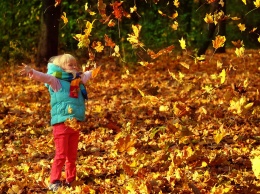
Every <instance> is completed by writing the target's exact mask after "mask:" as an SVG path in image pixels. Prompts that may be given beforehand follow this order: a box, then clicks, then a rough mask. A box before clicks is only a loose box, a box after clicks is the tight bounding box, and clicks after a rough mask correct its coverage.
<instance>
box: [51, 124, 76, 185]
mask: <svg viewBox="0 0 260 194" xmlns="http://www.w3.org/2000/svg"><path fill="white" fill-rule="evenodd" d="M53 135H54V143H55V147H56V148H55V149H56V151H55V157H54V161H53V164H52V168H51V178H50V182H51V183H54V182H55V181H56V180H60V177H61V171H62V168H63V166H64V164H65V173H66V182H67V183H71V182H72V181H74V180H75V179H76V160H77V151H78V141H79V131H75V130H73V129H72V128H70V127H67V126H65V124H64V123H60V124H56V125H54V126H53Z"/></svg>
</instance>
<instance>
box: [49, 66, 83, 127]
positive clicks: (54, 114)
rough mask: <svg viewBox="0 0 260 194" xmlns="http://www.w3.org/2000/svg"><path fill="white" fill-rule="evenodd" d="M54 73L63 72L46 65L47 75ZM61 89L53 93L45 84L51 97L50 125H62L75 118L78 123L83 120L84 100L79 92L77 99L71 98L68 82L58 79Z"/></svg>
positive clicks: (55, 67)
mask: <svg viewBox="0 0 260 194" xmlns="http://www.w3.org/2000/svg"><path fill="white" fill-rule="evenodd" d="M54 71H63V69H61V68H60V67H59V66H56V65H54V64H48V72H47V74H52V73H53V72H54ZM59 81H60V83H61V88H60V90H59V91H57V92H54V91H53V90H52V88H51V87H50V86H49V85H48V84H46V86H47V88H48V90H49V93H50V96H51V125H54V124H57V123H63V122H65V121H66V120H67V119H71V118H76V119H77V120H78V121H84V120H85V109H86V108H85V99H84V97H83V95H82V93H81V92H80V91H79V94H78V98H71V97H70V96H69V92H70V82H68V81H64V80H61V79H59Z"/></svg>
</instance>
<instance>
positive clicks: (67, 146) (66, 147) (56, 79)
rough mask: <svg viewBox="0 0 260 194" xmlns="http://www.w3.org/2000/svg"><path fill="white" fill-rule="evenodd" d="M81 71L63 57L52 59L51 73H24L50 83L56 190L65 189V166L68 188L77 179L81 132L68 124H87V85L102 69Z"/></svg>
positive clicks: (67, 56)
mask: <svg viewBox="0 0 260 194" xmlns="http://www.w3.org/2000/svg"><path fill="white" fill-rule="evenodd" d="M78 70H79V69H78V66H77V61H76V59H75V58H74V57H73V56H72V55H70V54H63V55H58V56H55V57H52V58H51V59H50V60H49V63H48V72H47V74H45V73H42V72H39V71H36V70H34V69H32V68H31V67H30V66H28V65H26V64H23V68H22V70H21V71H20V73H21V74H22V75H25V74H27V75H29V77H30V78H32V79H34V80H37V81H40V82H43V83H46V86H47V88H48V90H49V93H50V96H51V102H50V103H51V125H52V126H53V135H54V143H55V148H56V151H55V157H54V161H53V164H52V168H51V175H50V185H49V189H50V190H52V191H57V190H58V188H59V187H61V186H62V184H61V181H60V177H61V171H62V168H63V166H64V164H65V172H66V185H68V186H70V184H71V183H72V182H73V181H74V180H75V178H76V164H75V163H76V159H77V149H78V140H79V130H78V129H77V127H73V126H71V125H68V124H67V123H71V122H70V121H73V120H74V121H75V122H76V123H79V122H80V121H84V119H85V100H86V99H87V91H86V89H85V87H84V85H83V84H85V83H86V81H87V80H89V79H90V78H91V77H95V75H96V74H97V72H98V70H99V68H97V69H95V70H93V71H86V72H84V73H80V72H79V71H78ZM75 122H74V124H75ZM74 126H77V125H74Z"/></svg>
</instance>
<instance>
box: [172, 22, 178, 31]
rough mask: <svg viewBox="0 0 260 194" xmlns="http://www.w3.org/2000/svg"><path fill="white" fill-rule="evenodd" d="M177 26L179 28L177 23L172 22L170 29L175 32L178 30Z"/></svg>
mask: <svg viewBox="0 0 260 194" xmlns="http://www.w3.org/2000/svg"><path fill="white" fill-rule="evenodd" d="M178 26H179V24H178V22H176V21H174V23H173V24H172V25H171V28H172V29H173V30H177V29H178Z"/></svg>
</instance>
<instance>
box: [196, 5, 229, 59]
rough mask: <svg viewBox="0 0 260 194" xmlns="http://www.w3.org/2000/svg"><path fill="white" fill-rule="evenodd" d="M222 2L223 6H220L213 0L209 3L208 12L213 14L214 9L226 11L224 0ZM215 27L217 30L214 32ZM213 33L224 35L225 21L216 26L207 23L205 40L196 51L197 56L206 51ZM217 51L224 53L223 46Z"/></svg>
mask: <svg viewBox="0 0 260 194" xmlns="http://www.w3.org/2000/svg"><path fill="white" fill-rule="evenodd" d="M223 2H224V7H221V6H220V5H219V1H215V2H214V3H211V5H210V13H211V14H212V15H214V12H215V11H218V10H222V11H223V12H224V13H226V0H224V1H223ZM216 29H217V32H216ZM214 34H218V35H221V36H225V35H226V22H225V21H224V20H223V21H221V22H219V23H218V28H217V26H216V25H215V24H208V33H207V37H206V40H205V41H204V42H203V44H202V46H201V47H200V48H199V51H198V53H197V55H198V56H200V55H203V54H205V53H206V51H207V49H208V47H209V45H210V43H211V42H212V39H214ZM217 52H218V53H224V52H225V46H223V47H221V48H219V49H218V50H217Z"/></svg>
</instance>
